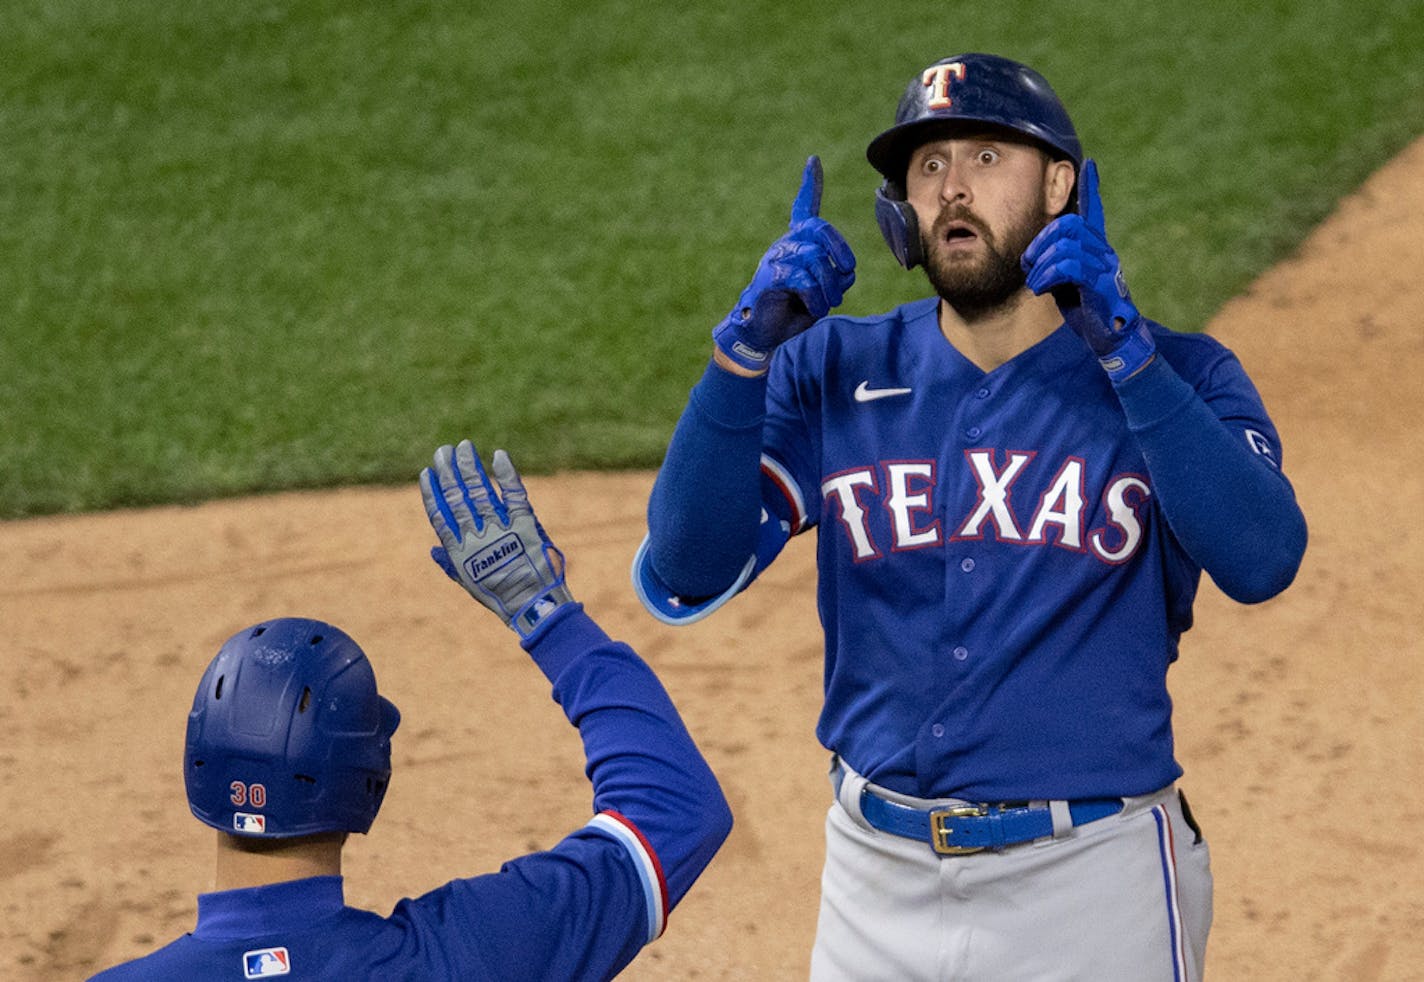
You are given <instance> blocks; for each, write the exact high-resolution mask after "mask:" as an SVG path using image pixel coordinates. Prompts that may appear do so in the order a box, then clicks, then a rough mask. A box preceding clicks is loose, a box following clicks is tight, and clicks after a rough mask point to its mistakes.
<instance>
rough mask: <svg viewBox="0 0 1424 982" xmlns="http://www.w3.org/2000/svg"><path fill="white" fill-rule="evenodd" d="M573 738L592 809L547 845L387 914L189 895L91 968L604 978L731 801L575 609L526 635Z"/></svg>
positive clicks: (168, 975) (645, 927)
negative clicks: (151, 948) (109, 962)
mask: <svg viewBox="0 0 1424 982" xmlns="http://www.w3.org/2000/svg"><path fill="white" fill-rule="evenodd" d="M525 646H526V648H528V649H529V651H530V653H531V654H532V655H533V656H534V659H535V661H536V662H537V663H538V664H539V667H540V668H541V669H543V670H544V672H545V674H546V675H548V676H549V678H550V679H551V680H552V681H553V682H554V697H555V699H556V700H558V701H559V703H560V704H561V705H562V706H563V708H564V711H565V713H566V714H567V715H568V717H569V719H570V721H571V722H573V723H575V724H576V725H577V726H578V727H579V730H580V733H581V735H582V737H583V741H584V747H585V751H586V753H587V757H588V761H589V770H590V777H591V779H592V781H593V787H594V808H595V810H596V812H597V813H596V814H595V815H594V817H593V818H592V819H591V820H590V821H589V822H588V824H587V825H585V826H584V827H582V828H581V829H579V830H577V831H575V832H574V833H572V834H571V835H569V836H567V837H566V838H565V839H563V840H562V841H561V842H559V843H558V844H557V845H556V846H554V847H553V848H552V849H550V850H548V851H547V852H540V853H534V854H531V855H528V856H524V857H521V858H519V859H515V860H513V861H511V862H509V863H506V864H505V865H504V866H503V867H502V868H501V869H500V870H499V872H497V873H490V874H486V875H484V876H476V877H473V878H469V879H457V880H452V881H451V882H449V883H446V884H445V885H444V886H441V887H439V888H438V889H435V890H432V891H431V892H429V893H427V894H425V895H423V896H421V897H418V898H415V899H406V900H402V901H401V902H400V903H399V904H397V905H396V907H395V909H394V911H392V913H391V914H390V916H388V917H382V916H380V915H378V914H375V913H373V912H370V911H364V910H358V909H355V908H352V907H348V906H346V905H345V903H344V900H343V889H342V879H341V878H340V877H336V876H329V877H312V878H308V879H303V880H295V881H290V882H285V883H276V884H272V885H268V886H261V887H256V888H252V889H244V890H228V891H222V892H218V893H211V894H203V895H201V896H200V897H199V898H198V923H197V927H196V929H195V930H194V931H193V932H192V933H190V934H187V935H184V936H183V937H181V938H179V939H178V940H176V941H174V942H172V943H171V944H169V945H168V946H166V947H164V948H162V949H160V950H159V951H156V952H154V953H153V954H151V955H149V956H147V957H145V958H141V959H138V960H136V961H132V962H128V963H126V964H124V965H120V966H117V967H115V968H112V969H109V970H108V971H106V972H101V973H99V974H98V975H97V976H94V978H95V979H96V980H102V982H119V980H124V979H144V980H157V982H164V980H174V982H177V980H184V982H189V980H193V979H203V980H210V982H223V980H229V979H230V980H234V982H237V980H243V982H245V980H248V979H266V978H289V979H324V980H326V979H330V980H337V979H339V980H342V982H347V980H352V982H355V980H362V979H372V980H375V979H381V980H390V979H421V980H441V979H449V980H475V979H491V980H500V982H511V980H520V979H527V980H530V982H534V980H551V979H607V978H611V977H613V976H614V975H616V974H617V973H618V972H619V971H620V970H621V969H622V968H623V967H625V966H626V965H627V964H628V963H629V962H630V961H631V960H632V959H633V957H634V956H635V955H637V953H638V952H639V951H640V950H641V949H642V947H643V946H644V945H645V944H647V943H649V942H650V941H652V940H654V939H655V938H657V937H658V936H659V935H660V934H661V933H662V930H663V927H664V925H665V922H666V917H667V914H668V912H669V911H670V910H671V909H672V907H673V906H675V905H676V903H677V902H678V900H680V899H681V897H682V896H683V895H684V894H685V893H686V891H687V889H688V888H689V887H690V886H691V885H692V883H693V881H694V880H695V879H696V878H697V876H698V875H699V874H700V872H701V871H702V869H703V868H704V867H705V866H706V864H707V863H708V861H710V860H711V858H712V856H713V854H714V853H715V852H716V850H717V848H718V847H719V846H720V844H721V843H722V841H723V840H724V839H725V838H726V836H727V833H728V832H729V830H730V827H731V812H730V811H729V809H728V807H727V803H726V799H725V798H724V797H723V795H722V792H721V790H720V788H719V786H718V784H717V781H716V779H715V777H714V776H713V775H712V772H711V770H710V769H709V768H708V767H707V765H706V763H705V761H704V760H703V758H702V756H701V754H700V753H699V752H698V751H697V748H696V746H695V745H694V744H693V742H692V739H691V737H690V736H689V735H688V733H687V730H686V729H685V728H684V726H683V725H682V722H681V720H680V718H679V717H678V714H677V711H676V710H675V709H674V708H673V705H672V702H671V701H670V700H669V699H668V697H667V694H666V693H665V692H664V690H663V688H662V686H661V685H660V684H659V682H658V681H657V679H656V677H655V676H654V675H653V673H652V671H651V669H649V668H648V667H647V665H646V664H644V663H643V661H642V660H641V659H639V658H638V657H637V655H636V654H634V653H633V651H632V650H631V649H629V648H628V647H627V646H626V645H622V644H618V643H615V642H612V641H610V640H609V638H608V637H607V635H605V634H604V633H603V632H602V631H601V630H600V629H599V628H598V627H597V626H596V625H595V624H594V623H593V622H592V621H591V620H590V619H589V618H588V617H587V616H586V615H585V614H583V613H582V608H581V607H580V606H579V605H577V604H569V605H566V606H564V607H562V608H560V609H559V610H558V611H556V612H555V613H554V614H553V615H551V617H550V618H549V620H548V621H546V622H545V623H544V625H542V626H541V627H540V629H539V630H538V631H537V632H536V633H535V634H534V635H533V636H532V637H531V638H530V639H529V640H528V641H526V642H525Z"/></svg>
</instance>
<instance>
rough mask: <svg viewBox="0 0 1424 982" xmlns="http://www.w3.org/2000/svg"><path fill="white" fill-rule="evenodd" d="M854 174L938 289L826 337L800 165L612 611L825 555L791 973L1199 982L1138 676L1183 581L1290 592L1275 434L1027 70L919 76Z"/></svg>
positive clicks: (1199, 849)
mask: <svg viewBox="0 0 1424 982" xmlns="http://www.w3.org/2000/svg"><path fill="white" fill-rule="evenodd" d="M867 156H868V158H869V160H870V163H871V164H872V165H873V166H874V167H875V169H876V170H877V171H879V173H880V175H881V177H882V178H883V183H882V184H881V186H880V189H879V191H878V192H877V194H876V199H875V208H876V214H877V217H878V219H879V223H880V228H881V230H882V232H883V234H884V238H885V240H886V242H887V244H888V245H889V247H890V249H891V251H892V252H893V253H894V255H895V257H896V258H897V259H898V260H899V262H900V263H901V264H902V265H903V266H905V267H907V268H913V267H916V266H920V267H923V268H924V271H925V275H926V276H927V278H928V280H929V283H930V286H931V287H932V288H933V290H934V295H933V296H931V297H928V298H926V299H921V300H914V301H912V302H910V303H906V304H905V305H903V306H900V307H897V308H896V309H894V310H892V311H890V312H888V313H885V314H882V315H880V316H874V317H858V318H851V317H841V316H827V315H828V313H829V312H830V310H831V309H832V308H834V307H835V306H836V305H838V304H839V303H840V301H841V299H842V297H843V295H844V293H845V291H846V290H847V289H848V288H849V287H850V286H851V284H852V282H853V281H854V277H855V258H854V256H853V255H852V253H851V250H850V248H849V247H848V246H847V244H846V242H845V241H844V239H843V238H842V237H841V236H840V234H839V233H838V232H837V231H836V230H835V229H834V228H833V227H832V226H830V225H829V224H827V223H826V222H825V221H824V220H822V219H821V218H820V217H819V209H820V198H821V188H822V176H821V169H820V165H819V163H818V161H817V160H816V158H814V157H813V158H811V160H810V161H808V163H807V166H806V170H805V174H804V177H803V180H802V184H801V188H800V191H799V193H798V194H797V195H796V198H795V201H794V203H793V205H792V208H791V224H790V228H789V230H788V232H787V233H786V234H785V235H784V236H782V237H781V238H780V239H779V240H777V241H776V243H775V244H773V245H772V247H771V248H770V249H769V250H768V251H767V253H766V255H765V256H764V257H763V258H762V260H761V262H760V264H759V265H758V267H757V269H756V273H755V275H754V277H753V278H752V281H751V283H750V285H749V286H748V287H747V289H746V290H745V291H744V292H743V293H742V295H741V297H740V299H739V300H738V302H737V304H736V306H735V307H734V308H733V309H732V311H731V313H730V314H729V315H728V316H727V318H726V319H725V320H723V321H722V322H721V323H720V324H718V325H717V326H716V327H715V329H714V331H713V339H714V345H713V356H712V362H711V364H709V366H708V367H707V369H706V371H705V373H704V375H703V377H702V379H701V380H700V381H699V382H698V383H697V385H696V386H695V387H694V389H693V390H692V394H691V398H690V400H689V402H688V405H687V408H686V409H685V410H684V412H683V414H682V417H681V418H680V420H679V421H678V424H677V428H676V430H675V432H674V433H673V436H672V439H671V442H670V445H669V447H668V451H667V456H666V459H665V461H664V463H663V465H662V468H661V470H660V471H659V474H658V478H657V481H656V483H655V485H654V489H653V493H652V497H651V500H650V503H649V508H648V525H649V537H648V539H647V540H646V541H645V542H644V544H643V546H642V548H640V549H639V551H638V555H637V557H636V559H635V561H634V566H633V579H634V585H635V588H636V589H637V590H638V593H639V595H640V597H641V599H642V601H643V602H644V604H645V605H646V606H647V607H648V609H649V610H650V611H652V612H653V613H654V614H655V615H656V616H658V617H660V618H662V619H663V620H665V621H668V622H669V623H687V622H691V621H694V620H696V619H697V618H699V617H703V616H706V615H708V614H710V613H711V612H712V611H714V610H716V609H717V608H718V607H719V606H720V605H722V604H723V603H725V602H727V600H728V599H729V598H730V597H732V596H733V595H735V594H736V593H737V592H738V591H740V590H742V589H744V588H746V586H747V585H748V583H749V582H750V581H751V580H753V579H754V578H755V576H756V575H757V574H758V573H759V572H760V571H761V570H762V569H764V568H765V567H766V566H767V564H769V563H770V562H772V561H773V560H774V558H775V557H776V555H777V554H778V553H779V551H780V550H781V549H782V547H783V545H784V544H785V543H786V541H787V540H788V539H789V538H790V537H791V536H793V535H797V534H800V533H802V532H805V531H806V530H808V529H810V528H816V529H817V531H818V534H817V547H816V548H817V552H816V556H817V567H818V574H819V575H818V606H819V611H820V616H821V621H822V624H823V627H824V631H825V701H824V706H823V709H822V712H821V716H820V720H819V723H818V726H817V736H818V737H819V739H820V740H821V742H822V743H823V744H824V746H825V747H826V748H828V749H829V750H830V751H831V752H832V758H831V782H832V786H833V788H834V792H835V795H834V803H833V804H832V806H831V807H830V810H829V813H828V816H827V822H826V859H825V869H824V874H823V879H822V892H821V908H820V917H819V923H818V930H817V936H816V942H815V946H814V949H813V951H812V954H811V975H812V977H813V978H815V979H856V980H872V979H886V980H891V979H894V980H903V979H994V980H998V979H1034V980H1040V979H1067V978H1072V979H1092V980H1096V982H1102V980H1112V979H1123V980H1132V982H1153V980H1175V982H1179V980H1187V979H1197V978H1200V976H1201V971H1202V961H1203V956H1204V951H1205V946H1206V938H1207V932H1208V928H1209V926H1210V922H1211V874H1210V869H1209V863H1208V855H1207V846H1206V843H1205V841H1204V840H1203V838H1202V835H1201V833H1200V831H1199V830H1198V828H1197V827H1196V825H1195V824H1194V823H1193V820H1192V818H1191V816H1190V814H1189V812H1188V810H1187V807H1186V803H1185V800H1184V799H1183V798H1182V796H1181V794H1180V793H1179V791H1178V789H1177V787H1176V781H1177V779H1178V777H1179V776H1180V775H1181V774H1182V769H1181V767H1180V766H1179V765H1178V763H1177V761H1176V760H1175V759H1174V755H1173V747H1172V729H1171V700H1170V699H1169V697H1168V692H1167V686H1166V675H1167V669H1168V666H1169V665H1170V664H1171V662H1172V661H1173V660H1174V659H1175V658H1176V656H1177V643H1178V639H1179V637H1180V636H1181V634H1182V632H1183V631H1185V630H1186V629H1187V628H1188V627H1189V626H1190V625H1191V619H1192V601H1193V598H1194V595H1195V593H1196V590H1197V585H1198V582H1199V579H1200V574H1201V572H1202V570H1206V571H1207V572H1208V573H1209V574H1210V575H1211V577H1212V578H1213V580H1214V581H1215V582H1216V583H1217V585H1218V586H1219V587H1220V588H1221V589H1222V590H1223V591H1225V592H1226V593H1227V594H1228V595H1229V596H1231V597H1233V598H1235V599H1236V600H1239V601H1242V602H1247V603H1252V602H1256V601H1261V600H1265V599H1267V598H1268V597H1271V596H1273V595H1275V594H1277V593H1278V592H1280V591H1281V590H1283V589H1284V588H1285V587H1286V586H1287V585H1288V584H1289V583H1290V582H1291V580H1292V578H1293V577H1294V575H1295V571H1296V569H1297V567H1298V565H1299V563H1300V560H1301V556H1302V554H1303V551H1304V548H1305V541H1306V528H1305V522H1304V518H1303V516H1302V515H1301V512H1300V510H1299V508H1298V507H1297V505H1296V503H1295V499H1294V492H1293V491H1292V489H1291V486H1290V484H1289V483H1288V481H1287V480H1286V478H1285V476H1284V475H1283V474H1282V472H1281V466H1280V465H1281V448H1280V442H1279V439H1278V437H1277V434H1276V429H1275V427H1274V426H1273V425H1272V424H1271V420H1270V419H1269V417H1268V416H1267V414H1266V410H1265V408H1264V407H1263V406H1262V403H1261V399H1260V397H1259V396H1258V394H1257V393H1256V391H1255V389H1254V388H1253V386H1252V384H1251V382H1250V381H1249V379H1248V378H1247V376H1246V373H1245V372H1244V370H1243V369H1242V366H1241V365H1240V363H1239V362H1238V361H1237V359H1236V358H1235V357H1234V356H1233V355H1232V354H1231V352H1229V351H1228V350H1226V349H1225V348H1224V347H1223V346H1222V345H1221V344H1219V343H1218V342H1216V341H1215V340H1213V339H1212V338H1209V337H1205V336H1202V335H1197V334H1178V333H1175V332H1173V331H1170V330H1168V329H1167V328H1165V327H1163V326H1162V325H1160V324H1156V323H1154V322H1152V321H1150V320H1148V319H1147V318H1145V317H1143V316H1142V315H1141V314H1140V313H1139V312H1138V310H1137V308H1136V306H1135V304H1134V301H1133V299H1132V297H1131V295H1130V293H1129V292H1128V289H1127V285H1126V282H1125V279H1124V276H1123V272H1122V269H1121V268H1120V264H1119V262H1118V259H1117V256H1116V255H1115V254H1114V252H1113V249H1112V247H1111V246H1110V245H1109V244H1108V240H1107V235H1106V231H1105V221H1104V209H1103V204H1102V200H1101V197H1100V192H1099V182H1098V173H1097V168H1096V166H1095V164H1094V163H1093V162H1092V161H1090V160H1086V159H1085V158H1084V155H1083V151H1082V148H1081V146H1080V144H1079V140H1078V137H1077V135H1076V132H1075V130H1074V127H1073V124H1072V122H1071V120H1070V119H1069V116H1068V113H1067V111H1066V110H1065V108H1064V106H1063V105H1062V103H1061V102H1060V100H1059V98H1058V97H1057V95H1056V94H1055V93H1054V91H1053V89H1052V88H1051V87H1050V86H1049V84H1048V82H1047V81H1045V80H1044V78H1043V77H1042V76H1041V75H1039V74H1038V73H1037V72H1035V71H1033V70H1032V69H1030V68H1028V67H1026V66H1024V65H1021V64H1018V63H1016V62H1013V61H1010V60H1008V59H1005V58H1001V57H996V56H993V55H987V54H978V53H971V54H963V55H956V56H954V57H950V58H945V59H943V60H941V61H938V62H936V63H934V64H932V65H929V66H927V67H926V68H924V69H923V70H922V71H919V72H916V73H915V75H914V77H913V78H912V79H911V80H910V82H909V84H908V86H907V88H906V90H905V92H904V95H903V98H902V99H901V100H900V103H899V106H898V109H897V111H896V114H895V122H894V125H893V126H891V127H890V128H889V129H887V130H886V131H885V132H883V133H881V134H880V135H879V136H877V137H875V139H874V140H872V141H871V142H870V144H869V148H868V151H867Z"/></svg>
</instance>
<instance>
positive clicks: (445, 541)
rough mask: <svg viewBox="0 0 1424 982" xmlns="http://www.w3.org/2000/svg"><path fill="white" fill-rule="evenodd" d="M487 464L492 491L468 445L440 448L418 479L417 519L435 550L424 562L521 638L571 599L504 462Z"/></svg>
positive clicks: (551, 549) (497, 455) (556, 558)
mask: <svg viewBox="0 0 1424 982" xmlns="http://www.w3.org/2000/svg"><path fill="white" fill-rule="evenodd" d="M492 463H493V470H494V478H495V481H496V482H498V484H499V490H498V491H496V490H495V488H494V486H493V485H492V484H491V483H490V479H489V475H488V474H486V473H485V468H484V464H482V463H481V462H480V458H479V455H478V454H477V453H475V447H474V444H472V443H470V441H469V440H462V441H460V445H459V446H458V447H451V446H449V445H448V444H447V445H446V446H443V447H441V448H440V449H439V450H437V451H435V465H434V466H433V467H427V468H425V469H424V470H422V471H421V472H420V495H421V497H422V498H424V499H425V514H426V517H428V518H429V519H430V525H431V527H432V528H434V529H435V534H436V535H438V536H439V537H440V543H441V544H440V545H438V546H435V547H434V548H432V549H431V550H430V556H431V558H432V559H434V560H435V562H436V563H437V564H439V566H440V568H441V569H443V570H444V571H445V575H446V576H448V577H450V579H452V580H454V581H455V582H456V583H458V584H460V585H461V586H462V587H464V588H465V589H466V590H467V591H468V592H469V594H470V596H472V597H474V598H475V599H476V600H478V601H479V602H480V603H482V604H484V605H485V606H486V607H488V608H489V609H490V610H492V611H494V612H495V613H496V614H498V615H499V616H500V619H501V620H503V621H504V622H505V623H506V624H508V625H509V626H510V627H512V628H514V630H516V631H518V632H519V636H520V637H521V638H527V637H529V636H530V635H531V634H533V633H534V629H535V628H536V627H538V626H539V624H540V623H541V622H542V621H543V620H544V619H545V618H547V617H548V616H549V615H550V614H552V613H553V612H554V611H555V610H557V609H558V608H559V607H560V606H561V605H563V604H566V603H571V602H572V601H573V596H572V594H570V593H569V588H568V586H567V585H566V584H565V583H564V554H563V553H562V552H560V551H559V550H558V549H557V548H555V546H554V544H553V543H552V542H550V541H549V537H548V535H546V534H545V533H544V529H543V526H541V525H540V524H539V520H538V519H537V518H535V517H534V510H533V509H532V508H531V507H530V506H529V493H528V492H527V491H525V490H524V482H523V481H521V480H520V478H519V472H518V471H516V470H515V469H514V465H513V464H512V463H510V461H509V455H508V454H507V453H505V452H504V451H503V450H496V451H495V452H494V459H493V461H492Z"/></svg>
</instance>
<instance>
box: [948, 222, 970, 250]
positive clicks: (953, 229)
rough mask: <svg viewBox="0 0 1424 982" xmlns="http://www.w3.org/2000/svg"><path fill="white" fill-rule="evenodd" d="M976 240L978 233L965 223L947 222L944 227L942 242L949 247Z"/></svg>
mask: <svg viewBox="0 0 1424 982" xmlns="http://www.w3.org/2000/svg"><path fill="white" fill-rule="evenodd" d="M978 238H979V233H978V231H976V230H975V228H974V227H973V226H972V225H969V224H968V223H967V222H949V223H948V224H947V225H945V227H944V241H945V242H948V243H949V244H950V245H960V244H967V243H970V242H974V241H975V240H977V239H978Z"/></svg>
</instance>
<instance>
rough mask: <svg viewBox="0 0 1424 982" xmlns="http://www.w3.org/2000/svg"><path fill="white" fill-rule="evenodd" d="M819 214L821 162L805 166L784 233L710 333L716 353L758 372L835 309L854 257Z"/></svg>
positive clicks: (851, 276)
mask: <svg viewBox="0 0 1424 982" xmlns="http://www.w3.org/2000/svg"><path fill="white" fill-rule="evenodd" d="M820 215H821V158H820V157H816V156H812V157H811V158H809V159H808V160H807V161H806V171H805V173H804V174H803V175H802V178H801V189H800V190H799V191H798V192H797V194H796V200H795V202H794V203H793V204H792V205H791V224H790V228H789V231H788V232H787V233H786V234H785V235H783V236H782V237H781V238H779V239H777V240H776V241H775V242H774V243H772V246H771V248H770V249H768V250H767V251H766V255H764V256H762V257H761V262H760V263H759V264H758V265H757V269H756V274H755V275H754V276H753V277H752V281H751V283H750V284H748V286H747V288H746V289H745V290H743V291H742V295H741V297H740V298H738V300H737V305H736V306H735V307H733V308H732V312H731V313H730V314H728V315H727V317H726V319H725V320H723V321H722V323H720V324H718V325H717V326H716V327H715V328H713V330H712V340H713V342H714V343H715V344H716V345H717V347H718V349H720V350H721V352H722V353H723V354H724V355H726V356H727V357H728V358H730V359H731V360H732V361H734V362H736V363H737V364H738V365H740V366H742V367H743V368H746V369H748V370H749V371H753V372H761V371H764V370H765V369H766V367H767V365H768V364H769V363H770V361H771V353H772V352H773V351H774V350H776V346H777V345H779V344H781V343H782V342H784V341H786V340H788V339H790V338H793V337H795V336H796V335H798V334H800V333H801V332H802V331H804V330H806V328H808V327H810V326H811V325H812V324H814V323H815V322H816V321H818V320H820V319H821V318H822V317H825V316H826V315H827V314H829V313H830V312H831V308H833V307H836V306H839V305H840V302H841V300H842V299H843V298H844V297H845V292H846V290H848V289H850V286H851V284H852V283H854V282H855V254H854V253H852V252H851V251H850V246H849V245H847V244H846V240H845V239H844V238H843V237H842V236H841V233H840V232H838V231H836V229H835V226H833V225H832V224H831V223H830V222H828V221H826V220H825V219H823V218H821V217H820Z"/></svg>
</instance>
